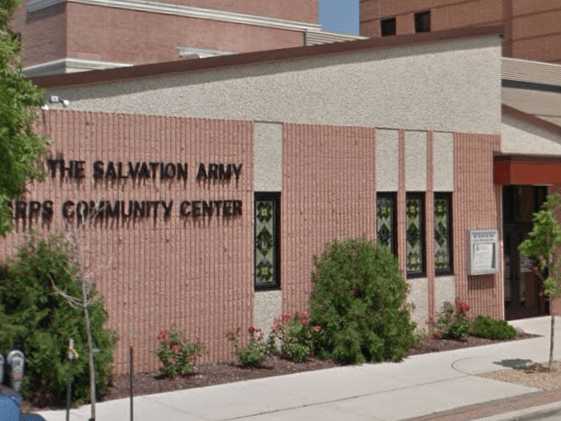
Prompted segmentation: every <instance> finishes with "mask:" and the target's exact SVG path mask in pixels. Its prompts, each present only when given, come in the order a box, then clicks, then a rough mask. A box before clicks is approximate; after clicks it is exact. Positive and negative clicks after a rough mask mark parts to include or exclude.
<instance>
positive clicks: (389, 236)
mask: <svg viewBox="0 0 561 421" xmlns="http://www.w3.org/2000/svg"><path fill="white" fill-rule="evenodd" d="M376 230H377V232H376V238H377V240H378V243H379V244H381V245H384V246H386V247H388V248H389V249H390V250H391V252H392V253H394V254H396V251H397V241H396V195H395V193H378V194H377V197H376Z"/></svg>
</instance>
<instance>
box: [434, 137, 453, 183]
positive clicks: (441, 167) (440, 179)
mask: <svg viewBox="0 0 561 421" xmlns="http://www.w3.org/2000/svg"><path fill="white" fill-rule="evenodd" d="M432 147H433V189H434V191H436V192H449V191H454V135H453V134H452V133H434V136H433V142H432Z"/></svg>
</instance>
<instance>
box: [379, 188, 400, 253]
mask: <svg viewBox="0 0 561 421" xmlns="http://www.w3.org/2000/svg"><path fill="white" fill-rule="evenodd" d="M378 197H380V198H389V199H391V200H392V202H393V216H392V218H393V224H392V225H393V226H392V231H393V232H392V244H393V247H392V253H393V255H394V256H396V257H397V253H398V251H397V192H378V193H376V199H378ZM377 205H378V204H377V203H376V207H377ZM377 222H378V221H376V241H378V225H377Z"/></svg>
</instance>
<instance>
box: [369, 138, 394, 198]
mask: <svg viewBox="0 0 561 421" xmlns="http://www.w3.org/2000/svg"><path fill="white" fill-rule="evenodd" d="M375 156H376V191H378V192H387V191H390V192H391V191H397V189H398V184H399V183H398V181H399V180H398V177H399V132H398V131H397V130H376V155H375Z"/></svg>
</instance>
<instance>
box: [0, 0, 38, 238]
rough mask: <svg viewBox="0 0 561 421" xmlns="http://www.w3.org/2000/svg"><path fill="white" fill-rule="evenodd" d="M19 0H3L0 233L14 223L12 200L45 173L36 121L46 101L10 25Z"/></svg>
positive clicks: (0, 36) (0, 31) (0, 7)
mask: <svg viewBox="0 0 561 421" xmlns="http://www.w3.org/2000/svg"><path fill="white" fill-rule="evenodd" d="M18 4H19V3H18V1H17V0H0V235H3V234H6V233H7V232H8V231H9V229H10V226H11V217H10V209H9V206H8V205H9V203H10V201H12V200H14V199H16V198H17V197H19V196H20V195H21V194H22V193H23V192H24V191H25V186H26V184H27V183H28V182H29V181H30V180H33V179H35V178H38V177H40V175H41V172H42V171H41V166H40V164H39V161H40V160H39V158H40V157H41V155H42V154H43V152H44V151H45V146H46V142H45V140H44V139H43V138H42V137H41V136H39V135H37V134H35V133H34V131H33V123H34V121H35V118H36V116H37V109H38V107H40V106H41V104H42V94H41V91H40V90H39V89H38V88H37V87H36V86H35V85H33V83H31V82H30V81H29V80H27V79H26V78H25V77H24V75H23V71H22V65H21V59H20V49H21V43H20V41H19V38H18V36H17V34H16V33H14V32H13V31H12V30H11V29H10V27H9V23H10V19H11V17H12V16H13V13H14V11H15V9H16V7H17V6H18Z"/></svg>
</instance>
